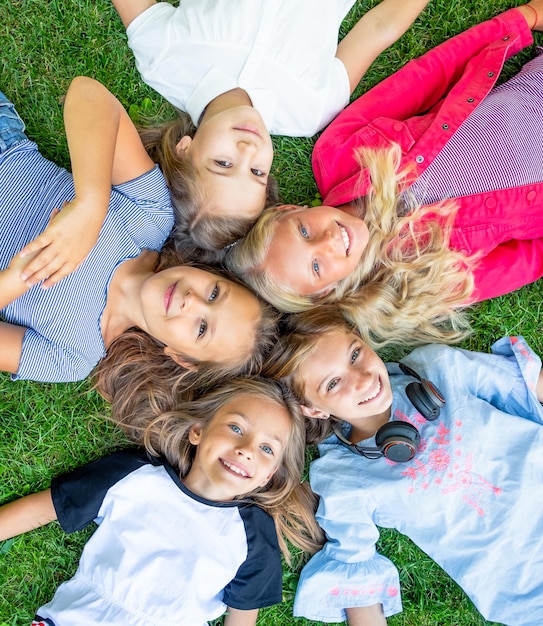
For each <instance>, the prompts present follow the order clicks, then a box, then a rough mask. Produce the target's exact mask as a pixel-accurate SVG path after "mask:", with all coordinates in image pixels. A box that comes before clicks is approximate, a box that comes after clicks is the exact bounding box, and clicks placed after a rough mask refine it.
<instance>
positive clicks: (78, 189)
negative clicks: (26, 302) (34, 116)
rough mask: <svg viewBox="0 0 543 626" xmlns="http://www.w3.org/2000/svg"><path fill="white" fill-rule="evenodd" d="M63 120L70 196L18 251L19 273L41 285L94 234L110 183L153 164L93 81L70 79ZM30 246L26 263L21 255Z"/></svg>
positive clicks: (68, 264)
mask: <svg viewBox="0 0 543 626" xmlns="http://www.w3.org/2000/svg"><path fill="white" fill-rule="evenodd" d="M64 123H65V127H66V136H67V138H68V148H69V150H70V159H71V163H72V172H73V177H74V186H75V198H73V199H70V198H67V199H66V200H70V201H69V202H67V203H65V206H64V207H63V208H62V210H61V211H60V212H59V213H57V214H56V215H55V216H54V217H53V218H52V219H51V221H50V222H49V225H48V226H47V228H46V229H45V230H44V232H43V233H42V234H41V235H40V236H39V237H37V238H36V239H35V240H34V241H33V242H31V243H30V244H28V245H27V246H25V247H24V248H23V250H21V252H20V253H19V254H20V256H21V257H23V258H25V263H27V265H26V267H25V269H24V271H23V273H22V274H21V277H22V279H23V280H25V281H26V282H27V283H28V285H29V286H32V285H34V284H36V283H38V282H39V281H41V280H44V279H47V280H46V281H45V283H44V287H49V286H51V285H53V284H55V283H56V282H58V281H59V280H61V279H62V278H64V277H65V276H66V275H67V274H69V273H70V272H72V271H73V270H74V269H76V268H77V267H78V266H79V265H80V263H82V261H83V260H84V259H85V257H86V256H87V255H88V253H89V252H90V251H91V249H92V247H93V246H94V244H95V243H96V241H97V239H98V233H99V232H100V228H101V226H102V223H103V221H104V218H105V216H106V213H107V210H108V207H109V198H110V194H111V185H112V184H113V185H118V184H121V183H123V182H126V181H128V180H132V179H134V178H137V177H138V176H141V175H142V174H144V173H145V172H148V171H149V170H150V169H152V167H153V162H152V161H151V159H150V158H149V156H148V155H147V153H146V151H145V149H144V147H143V145H142V143H141V141H140V138H139V135H138V132H137V130H136V128H135V127H134V125H133V124H132V122H131V120H130V118H129V117H128V114H127V113H126V111H125V110H124V108H123V107H122V105H121V103H120V102H119V101H118V100H117V98H115V96H113V94H111V93H110V92H109V91H108V90H107V89H106V88H105V87H104V86H103V85H102V84H101V83H99V82H98V81H95V80H93V79H91V78H86V77H82V76H80V77H78V78H75V79H74V80H73V81H72V83H71V85H70V88H69V89H68V94H67V96H66V103H65V107H64ZM59 208H60V207H59ZM34 252H38V254H37V255H36V257H35V258H34V259H33V260H32V261H31V262H30V263H28V261H27V260H26V256H27V255H29V254H31V253H34Z"/></svg>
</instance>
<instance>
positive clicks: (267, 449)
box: [260, 446, 273, 454]
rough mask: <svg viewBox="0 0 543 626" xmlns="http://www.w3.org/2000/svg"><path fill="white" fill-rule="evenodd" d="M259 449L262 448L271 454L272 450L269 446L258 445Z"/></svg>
mask: <svg viewBox="0 0 543 626" xmlns="http://www.w3.org/2000/svg"><path fill="white" fill-rule="evenodd" d="M260 449H261V450H263V451H264V452H265V453H266V454H273V450H272V449H271V448H270V446H260Z"/></svg>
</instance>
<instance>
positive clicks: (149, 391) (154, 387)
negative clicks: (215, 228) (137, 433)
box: [94, 246, 278, 421]
mask: <svg viewBox="0 0 543 626" xmlns="http://www.w3.org/2000/svg"><path fill="white" fill-rule="evenodd" d="M180 264H182V259H181V258H180V257H179V255H178V254H177V253H176V252H175V251H174V250H173V249H172V248H171V247H170V246H167V247H166V248H164V249H163V251H162V252H161V254H160V257H159V260H158V264H157V267H156V271H161V270H163V269H166V268H168V267H174V266H176V265H180ZM192 265H194V264H192ZM197 267H200V268H201V269H204V270H206V271H209V272H212V273H213V274H216V275H219V276H222V277H223V278H225V279H227V280H232V281H233V282H235V283H237V284H240V285H242V286H243V287H244V288H247V287H246V286H245V285H244V284H243V283H241V281H240V280H239V279H237V278H236V277H233V276H231V275H229V274H228V273H226V272H224V271H221V270H218V269H217V268H211V267H206V266H201V265H199V266H197ZM260 304H261V307H262V313H261V316H260V320H259V322H258V324H257V325H256V327H255V328H252V329H247V332H248V333H250V332H251V331H252V332H253V333H254V343H253V345H252V346H251V347H250V348H249V350H248V352H247V354H245V355H244V356H243V357H242V358H238V359H237V360H228V359H225V360H224V361H222V362H212V361H201V362H197V361H196V360H194V359H191V358H189V357H185V360H186V361H187V362H188V363H189V364H190V365H189V367H183V366H182V365H178V364H177V363H176V362H175V361H174V360H173V359H171V358H170V357H169V356H168V355H166V354H165V353H164V344H162V343H161V342H159V341H157V340H156V339H154V338H153V337H151V336H150V335H148V334H147V333H145V332H143V331H142V330H140V329H138V328H130V329H128V330H127V331H126V332H124V333H122V334H121V335H120V336H119V337H117V338H116V339H115V340H114V341H113V342H112V343H111V345H110V346H109V348H108V350H107V354H106V356H105V357H104V358H103V359H102V360H101V361H100V363H99V364H98V366H97V367H96V369H95V371H94V382H95V387H96V388H97V389H98V391H99V392H100V393H101V394H102V395H103V396H104V398H106V400H108V402H110V403H111V410H112V413H113V416H114V419H116V420H119V421H123V420H125V419H131V416H132V415H133V414H134V413H141V414H142V415H143V416H145V419H149V420H150V419H152V418H154V417H155V416H156V415H158V414H160V413H162V412H164V411H168V410H171V409H172V407H176V406H178V403H179V402H180V401H183V400H185V399H191V398H192V397H193V392H194V390H195V389H201V388H205V387H209V386H212V385H214V384H216V383H217V382H218V381H220V380H222V379H223V378H225V377H232V376H248V375H253V374H258V373H259V372H260V370H261V369H262V364H263V362H264V358H265V356H266V354H267V353H268V352H269V350H270V349H271V347H272V346H273V344H274V343H275V341H276V337H277V322H278V313H277V311H276V310H275V309H273V308H272V307H271V306H269V305H268V304H266V303H265V302H261V303H260Z"/></svg>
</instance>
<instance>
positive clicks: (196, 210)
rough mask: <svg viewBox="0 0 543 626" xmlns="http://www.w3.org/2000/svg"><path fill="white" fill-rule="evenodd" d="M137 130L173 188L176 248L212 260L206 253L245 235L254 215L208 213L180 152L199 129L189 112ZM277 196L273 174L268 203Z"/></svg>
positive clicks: (266, 202)
mask: <svg viewBox="0 0 543 626" xmlns="http://www.w3.org/2000/svg"><path fill="white" fill-rule="evenodd" d="M138 130H139V133H140V137H141V140H142V142H143V145H144V146H145V149H146V150H147V152H148V153H149V156H150V157H151V158H152V159H153V161H155V162H156V163H158V164H159V165H160V168H161V170H162V173H163V174H164V178H165V179H166V183H167V185H168V188H169V190H170V195H171V198H172V204H173V207H174V210H175V226H174V229H173V231H172V238H173V240H174V242H175V245H176V247H177V248H178V249H179V251H180V252H182V253H187V252H188V253H189V254H190V255H191V258H194V259H198V260H199V261H201V262H205V263H208V262H213V261H214V260H215V259H214V257H213V256H210V255H206V253H205V252H206V251H215V252H217V251H218V252H220V251H222V250H223V249H224V248H225V246H227V245H229V244H231V243H233V242H234V241H237V240H238V239H240V238H241V237H244V236H245V235H246V234H247V232H248V231H249V229H250V228H251V226H252V225H253V224H254V222H255V218H236V217H223V216H220V215H212V214H209V213H207V212H206V210H205V207H204V202H203V194H202V190H201V189H199V187H198V185H197V182H196V180H197V177H196V170H195V168H194V167H193V165H192V162H191V160H190V159H189V158H187V157H185V156H184V153H182V152H181V153H179V152H178V151H177V144H178V143H179V141H180V140H181V138H182V137H184V136H185V135H186V136H188V137H194V135H195V134H196V132H197V128H196V127H195V126H194V124H193V123H192V120H191V119H190V116H189V115H188V114H187V113H184V112H183V111H179V112H178V117H177V118H176V119H174V120H171V121H169V122H165V123H163V124H160V125H158V126H154V127H148V128H139V129H138ZM278 198H279V191H278V185H277V181H276V180H275V178H274V177H273V176H271V175H270V176H268V182H267V186H266V201H265V205H267V204H271V203H273V202H278ZM265 205H264V206H265Z"/></svg>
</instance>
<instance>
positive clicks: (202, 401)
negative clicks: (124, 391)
mask: <svg viewBox="0 0 543 626" xmlns="http://www.w3.org/2000/svg"><path fill="white" fill-rule="evenodd" d="M247 395H252V396H260V397H262V398H266V399H267V400H271V401H272V402H273V403H275V404H276V405H278V406H280V407H282V408H284V409H286V410H287V412H288V413H289V416H290V420H291V431H290V434H289V437H288V439H287V442H286V446H285V449H284V451H283V457H282V459H281V463H280V465H279V467H278V469H277V471H276V472H275V473H274V474H273V476H272V477H271V479H270V481H269V482H268V484H267V485H265V486H263V487H259V488H258V489H255V490H254V491H252V492H251V493H246V494H240V495H239V496H238V497H237V498H236V500H250V501H252V502H255V503H256V504H257V505H258V506H260V507H261V508H262V509H264V510H265V511H266V512H267V513H269V514H270V515H271V516H272V518H273V520H274V522H275V526H276V530H277V536H278V540H279V545H280V547H281V550H282V552H283V554H284V556H285V559H286V560H287V562H290V554H289V551H288V547H287V543H286V541H290V542H291V543H292V544H293V545H295V546H297V547H298V548H300V549H302V550H304V551H305V552H308V553H313V552H316V551H317V550H318V549H319V548H320V547H321V546H322V543H323V534H322V531H321V529H320V528H319V526H318V525H317V523H316V521H315V518H314V513H315V510H316V505H317V499H316V497H315V495H314V494H313V492H312V491H311V489H310V487H309V485H308V484H307V483H306V482H301V481H302V473H303V469H304V451H305V423H304V418H303V416H302V414H301V412H300V409H299V406H298V405H297V403H296V402H295V400H294V398H293V396H292V395H291V394H290V393H289V392H288V391H287V389H286V388H284V387H283V386H281V385H279V384H277V383H274V382H272V381H267V380H264V379H262V378H244V379H237V380H231V381H230V382H228V383H225V384H223V385H222V386H220V387H216V388H215V389H213V390H212V391H210V392H209V393H207V394H205V395H202V396H199V397H196V398H194V399H193V400H192V401H190V402H179V403H178V405H177V406H176V407H175V408H172V410H170V411H167V412H164V413H161V414H159V415H156V416H155V417H154V418H153V419H151V420H148V418H147V417H146V416H145V415H141V414H139V413H134V414H132V415H131V416H130V419H125V420H124V421H121V422H117V423H118V424H119V425H120V427H121V428H122V429H123V430H124V432H125V433H126V435H127V436H128V437H129V439H131V440H132V441H133V442H134V443H137V444H138V445H143V446H145V448H146V449H147V450H148V452H149V453H150V454H151V455H153V456H164V457H165V458H166V459H167V460H168V462H169V463H170V464H171V465H172V466H174V467H175V468H176V469H177V470H178V471H179V473H180V476H181V478H183V477H184V476H186V475H187V474H188V472H189V470H190V468H191V466H192V463H193V460H194V457H195V454H196V446H194V445H193V444H191V443H190V441H189V432H190V429H191V428H192V426H194V425H195V424H202V425H203V429H204V431H205V429H206V427H207V426H208V425H209V423H210V422H211V421H212V419H213V417H214V416H215V414H216V413H217V411H219V409H221V408H222V407H223V406H224V405H226V404H227V403H230V402H231V401H233V400H235V399H236V398H240V397H242V396H247Z"/></svg>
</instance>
